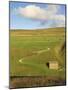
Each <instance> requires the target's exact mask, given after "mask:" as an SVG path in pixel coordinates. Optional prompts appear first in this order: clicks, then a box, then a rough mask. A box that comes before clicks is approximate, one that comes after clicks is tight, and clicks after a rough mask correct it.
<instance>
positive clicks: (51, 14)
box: [9, 1, 65, 30]
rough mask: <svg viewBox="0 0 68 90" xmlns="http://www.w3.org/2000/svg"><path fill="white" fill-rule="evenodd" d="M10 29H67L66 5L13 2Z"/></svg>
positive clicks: (11, 2)
mask: <svg viewBox="0 0 68 90" xmlns="http://www.w3.org/2000/svg"><path fill="white" fill-rule="evenodd" d="M9 10H10V13H9V17H10V29H25V30H26V29H42V28H54V27H65V5H64V4H59V5H58V4H46V3H29V2H13V1H10V5H9Z"/></svg>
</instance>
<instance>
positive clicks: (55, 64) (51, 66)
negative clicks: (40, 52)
mask: <svg viewBox="0 0 68 90" xmlns="http://www.w3.org/2000/svg"><path fill="white" fill-rule="evenodd" d="M47 66H48V68H49V69H55V70H57V69H58V68H59V65H58V62H57V61H49V62H48V63H47Z"/></svg>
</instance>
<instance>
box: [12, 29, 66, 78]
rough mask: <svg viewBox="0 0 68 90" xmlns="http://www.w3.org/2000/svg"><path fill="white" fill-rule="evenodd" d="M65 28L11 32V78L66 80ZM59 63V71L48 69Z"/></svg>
mask: <svg viewBox="0 0 68 90" xmlns="http://www.w3.org/2000/svg"><path fill="white" fill-rule="evenodd" d="M64 43H65V28H51V29H46V30H44V29H43V30H41V29H40V30H10V76H11V77H13V76H46V77H57V78H62V79H63V80H64V79H65V47H64V48H63V49H62V46H63V44H64ZM48 61H57V62H58V63H59V69H58V70H51V69H49V68H48V67H47V64H46V63H47V62H48Z"/></svg>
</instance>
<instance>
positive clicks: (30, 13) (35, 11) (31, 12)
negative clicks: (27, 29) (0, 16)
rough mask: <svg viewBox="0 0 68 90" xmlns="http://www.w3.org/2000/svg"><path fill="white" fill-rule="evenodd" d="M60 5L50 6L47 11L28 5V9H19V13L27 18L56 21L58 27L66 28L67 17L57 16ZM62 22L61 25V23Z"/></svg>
mask: <svg viewBox="0 0 68 90" xmlns="http://www.w3.org/2000/svg"><path fill="white" fill-rule="evenodd" d="M59 8H60V7H59V5H48V6H47V7H46V8H45V9H44V8H41V7H39V6H36V5H28V6H26V7H24V8H23V7H19V8H18V9H17V11H18V13H19V14H20V15H22V16H24V17H26V18H31V19H39V20H54V21H58V23H55V24H56V25H57V26H65V16H64V15H62V14H57V12H58V10H59ZM59 22H60V23H59Z"/></svg>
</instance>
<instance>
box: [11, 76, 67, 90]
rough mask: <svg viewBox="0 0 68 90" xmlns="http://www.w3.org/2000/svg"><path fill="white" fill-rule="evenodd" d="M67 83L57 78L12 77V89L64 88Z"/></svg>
mask: <svg viewBox="0 0 68 90" xmlns="http://www.w3.org/2000/svg"><path fill="white" fill-rule="evenodd" d="M62 85H66V81H65V80H63V79H61V78H57V77H46V76H12V77H10V88H11V89H12V88H30V87H46V86H62Z"/></svg>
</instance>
